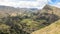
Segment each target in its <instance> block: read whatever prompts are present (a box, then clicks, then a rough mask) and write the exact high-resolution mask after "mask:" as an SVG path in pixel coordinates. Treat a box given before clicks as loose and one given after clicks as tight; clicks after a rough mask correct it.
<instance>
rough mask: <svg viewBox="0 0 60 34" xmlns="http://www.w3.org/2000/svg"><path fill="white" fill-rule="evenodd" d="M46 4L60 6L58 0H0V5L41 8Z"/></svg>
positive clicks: (59, 0)
mask: <svg viewBox="0 0 60 34" xmlns="http://www.w3.org/2000/svg"><path fill="white" fill-rule="evenodd" d="M46 4H49V5H52V6H56V7H58V8H60V0H0V5H5V6H12V7H20V8H38V9H42V8H43V7H44V6H45V5H46Z"/></svg>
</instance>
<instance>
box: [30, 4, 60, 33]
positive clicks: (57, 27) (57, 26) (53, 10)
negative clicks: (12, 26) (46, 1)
mask: <svg viewBox="0 0 60 34" xmlns="http://www.w3.org/2000/svg"><path fill="white" fill-rule="evenodd" d="M41 12H48V13H50V14H55V15H57V16H59V17H60V8H57V7H54V6H50V5H46V6H45V7H44V8H43V9H42V10H41ZM31 34H60V19H59V20H57V21H55V22H53V23H52V24H50V25H49V26H46V27H44V28H42V29H39V30H37V31H34V32H32V33H31Z"/></svg>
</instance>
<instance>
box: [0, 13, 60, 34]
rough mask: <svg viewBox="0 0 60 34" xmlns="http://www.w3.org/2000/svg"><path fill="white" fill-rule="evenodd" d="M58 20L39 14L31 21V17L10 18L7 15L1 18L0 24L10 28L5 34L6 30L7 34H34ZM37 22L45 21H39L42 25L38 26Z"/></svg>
mask: <svg viewBox="0 0 60 34" xmlns="http://www.w3.org/2000/svg"><path fill="white" fill-rule="evenodd" d="M33 16H34V15H33ZM36 16H37V15H36ZM28 18H29V19H28ZM24 19H25V20H24ZM27 19H28V20H27ZM59 19H60V18H59V17H58V16H57V15H54V14H48V13H43V14H40V15H38V16H37V17H36V18H32V19H31V17H28V16H23V17H21V16H14V17H10V15H9V16H7V17H3V18H1V19H0V24H6V25H8V26H10V29H8V30H9V32H8V33H7V30H6V33H7V34H12V33H13V32H14V34H30V33H32V32H34V31H36V30H39V29H41V28H44V27H46V26H49V25H50V24H52V23H54V22H55V21H57V20H59ZM32 20H33V21H32ZM39 20H45V21H44V22H43V21H41V22H42V23H41V24H40V22H39ZM21 21H22V22H21ZM26 22H28V23H30V22H32V25H31V24H30V25H29V24H28V25H27V23H26ZM33 22H34V23H33ZM35 22H36V23H35ZM37 22H38V23H37ZM34 24H35V25H36V24H37V25H39V26H33V25H34ZM31 26H33V27H31ZM1 33H2V34H5V32H2V31H0V34H1Z"/></svg>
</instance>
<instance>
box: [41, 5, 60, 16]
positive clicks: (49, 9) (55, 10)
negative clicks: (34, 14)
mask: <svg viewBox="0 0 60 34" xmlns="http://www.w3.org/2000/svg"><path fill="white" fill-rule="evenodd" d="M41 11H42V12H48V13H50V14H52V13H53V14H55V15H58V16H60V8H57V7H54V6H50V5H46V6H45V7H44V8H43V9H42V10H41Z"/></svg>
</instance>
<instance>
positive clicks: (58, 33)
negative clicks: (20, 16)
mask: <svg viewBox="0 0 60 34" xmlns="http://www.w3.org/2000/svg"><path fill="white" fill-rule="evenodd" d="M31 34H60V20H58V21H56V22H54V23H53V24H51V25H49V26H47V27H45V28H42V29H40V30H37V31H35V32H33V33H31Z"/></svg>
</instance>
